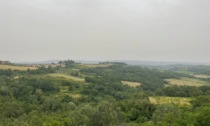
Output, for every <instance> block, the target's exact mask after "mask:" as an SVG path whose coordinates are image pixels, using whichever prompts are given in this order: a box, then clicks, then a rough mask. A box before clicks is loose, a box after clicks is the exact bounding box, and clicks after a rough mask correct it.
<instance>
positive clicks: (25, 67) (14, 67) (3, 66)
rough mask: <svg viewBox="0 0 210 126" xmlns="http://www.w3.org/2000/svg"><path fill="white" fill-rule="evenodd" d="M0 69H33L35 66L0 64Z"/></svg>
mask: <svg viewBox="0 0 210 126" xmlns="http://www.w3.org/2000/svg"><path fill="white" fill-rule="evenodd" d="M0 69H4V70H5V69H11V70H21V71H26V70H28V69H30V70H35V69H37V67H29V66H12V65H0Z"/></svg>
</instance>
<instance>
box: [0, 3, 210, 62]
mask: <svg viewBox="0 0 210 126" xmlns="http://www.w3.org/2000/svg"><path fill="white" fill-rule="evenodd" d="M209 55H210V0H0V60H10V61H16V62H20V61H43V60H50V59H74V60H78V59H83V60H146V61H178V62H180V61H184V62H186V61H187V62H210V57H209Z"/></svg>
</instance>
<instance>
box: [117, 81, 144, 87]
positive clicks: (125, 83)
mask: <svg viewBox="0 0 210 126" xmlns="http://www.w3.org/2000/svg"><path fill="white" fill-rule="evenodd" d="M121 83H122V84H124V85H128V86H130V87H137V86H141V83H138V82H130V81H121Z"/></svg>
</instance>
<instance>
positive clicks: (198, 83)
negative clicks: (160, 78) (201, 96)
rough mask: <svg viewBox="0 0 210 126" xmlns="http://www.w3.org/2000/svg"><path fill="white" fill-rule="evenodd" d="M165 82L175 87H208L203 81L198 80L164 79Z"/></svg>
mask: <svg viewBox="0 0 210 126" xmlns="http://www.w3.org/2000/svg"><path fill="white" fill-rule="evenodd" d="M166 81H167V82H168V83H169V84H170V85H177V86H197V87H199V86H204V85H208V83H206V82H205V81H202V80H198V79H191V78H181V79H166Z"/></svg>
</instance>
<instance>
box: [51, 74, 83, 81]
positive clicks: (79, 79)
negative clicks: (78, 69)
mask: <svg viewBox="0 0 210 126" xmlns="http://www.w3.org/2000/svg"><path fill="white" fill-rule="evenodd" d="M48 75H49V76H51V77H61V78H65V79H69V80H73V81H79V82H85V79H83V78H79V77H74V76H71V75H67V74H61V73H53V74H48Z"/></svg>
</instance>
